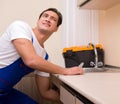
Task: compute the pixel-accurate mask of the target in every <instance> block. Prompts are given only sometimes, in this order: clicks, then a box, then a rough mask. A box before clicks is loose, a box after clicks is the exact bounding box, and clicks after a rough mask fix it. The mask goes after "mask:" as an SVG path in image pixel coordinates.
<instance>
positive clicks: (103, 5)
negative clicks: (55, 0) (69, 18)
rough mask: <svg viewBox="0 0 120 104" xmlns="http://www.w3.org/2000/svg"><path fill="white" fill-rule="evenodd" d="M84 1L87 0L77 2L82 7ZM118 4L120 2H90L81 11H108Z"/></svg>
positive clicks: (105, 0)
mask: <svg viewBox="0 0 120 104" xmlns="http://www.w3.org/2000/svg"><path fill="white" fill-rule="evenodd" d="M84 1H85V2H86V1H87V0H77V3H78V4H77V5H78V6H80V5H81V4H83V3H84ZM80 3H81V4H80ZM118 3H120V0H109V2H108V1H107V0H88V2H87V3H84V5H82V6H81V7H80V9H94V10H106V9H108V8H111V7H113V6H114V5H116V4H118Z"/></svg>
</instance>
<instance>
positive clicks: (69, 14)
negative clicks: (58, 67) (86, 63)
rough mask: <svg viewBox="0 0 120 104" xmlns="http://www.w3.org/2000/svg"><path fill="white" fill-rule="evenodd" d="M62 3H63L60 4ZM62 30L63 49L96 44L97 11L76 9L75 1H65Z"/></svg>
mask: <svg viewBox="0 0 120 104" xmlns="http://www.w3.org/2000/svg"><path fill="white" fill-rule="evenodd" d="M62 3H63V2H62ZM63 5H64V8H66V9H63V14H64V16H65V18H64V22H65V24H63V25H64V26H63V29H62V32H63V33H62V38H63V45H62V46H63V47H70V46H79V45H87V44H88V43H89V42H92V43H95V44H96V43H98V11H96V10H83V9H79V8H78V7H77V0H72V1H71V0H65V2H64V4H63Z"/></svg>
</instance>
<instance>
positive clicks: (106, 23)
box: [99, 3, 120, 67]
mask: <svg viewBox="0 0 120 104" xmlns="http://www.w3.org/2000/svg"><path fill="white" fill-rule="evenodd" d="M99 27H100V34H99V37H100V42H101V43H102V44H103V46H104V49H105V63H106V64H108V65H113V66H119V67H120V47H119V45H120V3H119V4H117V5H115V6H113V7H112V8H109V9H107V10H106V11H101V12H100V26H99Z"/></svg>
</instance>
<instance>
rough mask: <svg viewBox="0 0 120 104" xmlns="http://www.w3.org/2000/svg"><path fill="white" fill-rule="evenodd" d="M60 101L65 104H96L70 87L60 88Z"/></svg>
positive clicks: (62, 86) (63, 86)
mask: <svg viewBox="0 0 120 104" xmlns="http://www.w3.org/2000/svg"><path fill="white" fill-rule="evenodd" d="M60 100H61V101H62V102H63V104H94V103H93V102H91V101H90V100H89V99H87V98H86V97H84V96H83V95H81V94H80V93H78V92H77V91H75V90H74V89H72V88H71V87H70V86H68V85H61V86H60Z"/></svg>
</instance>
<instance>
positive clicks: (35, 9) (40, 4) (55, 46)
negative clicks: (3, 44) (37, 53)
mask: <svg viewBox="0 0 120 104" xmlns="http://www.w3.org/2000/svg"><path fill="white" fill-rule="evenodd" d="M49 7H55V8H57V9H59V10H60V11H61V9H62V7H61V0H51V1H50V0H0V34H2V33H3V32H4V30H5V29H6V28H7V26H8V25H9V24H10V23H11V22H12V21H14V20H16V19H21V20H24V21H26V22H28V23H29V24H30V25H31V27H33V26H35V25H36V21H37V19H38V16H39V14H40V13H41V12H42V11H43V10H44V9H47V8H49ZM60 28H61V27H60ZM46 49H47V50H48V53H49V54H50V56H51V61H52V62H54V63H56V64H59V65H61V53H62V51H61V30H59V31H58V32H56V33H54V34H53V36H52V37H51V39H49V40H48V41H47V42H46ZM56 60H57V61H56Z"/></svg>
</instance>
